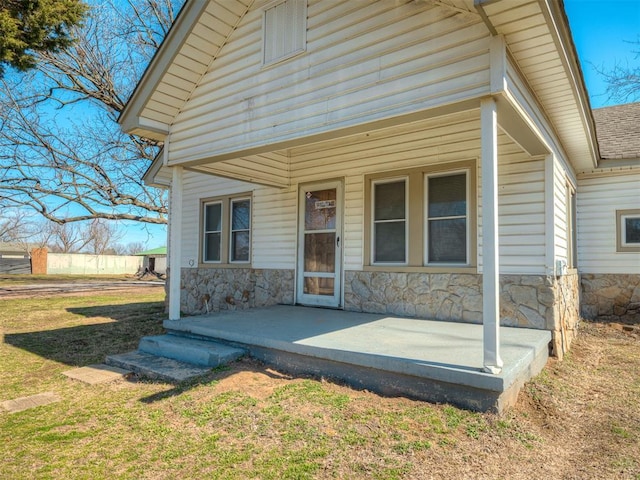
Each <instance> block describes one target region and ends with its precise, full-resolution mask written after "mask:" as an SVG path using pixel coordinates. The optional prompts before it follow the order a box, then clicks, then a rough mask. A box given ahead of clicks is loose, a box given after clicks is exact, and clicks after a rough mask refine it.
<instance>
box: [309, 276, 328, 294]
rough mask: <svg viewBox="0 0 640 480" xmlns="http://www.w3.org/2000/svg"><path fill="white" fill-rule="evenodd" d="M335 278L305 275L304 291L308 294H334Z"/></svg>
mask: <svg viewBox="0 0 640 480" xmlns="http://www.w3.org/2000/svg"><path fill="white" fill-rule="evenodd" d="M334 284H335V282H334V279H333V278H320V277H305V279H304V293H306V294H307V295H327V296H329V297H331V296H333V291H334V290H333V289H334Z"/></svg>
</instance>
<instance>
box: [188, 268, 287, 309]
mask: <svg viewBox="0 0 640 480" xmlns="http://www.w3.org/2000/svg"><path fill="white" fill-rule="evenodd" d="M293 285H294V271H293V270H271V269H255V268H183V269H182V275H181V283H180V310H181V311H182V312H184V313H185V314H187V315H196V314H202V313H208V312H217V311H220V310H242V309H245V308H253V307H266V306H269V305H276V304H293Z"/></svg>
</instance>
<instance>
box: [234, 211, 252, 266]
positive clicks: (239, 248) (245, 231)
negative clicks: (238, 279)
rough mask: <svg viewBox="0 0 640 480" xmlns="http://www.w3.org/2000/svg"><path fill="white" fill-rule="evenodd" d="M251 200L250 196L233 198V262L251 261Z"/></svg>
mask: <svg viewBox="0 0 640 480" xmlns="http://www.w3.org/2000/svg"><path fill="white" fill-rule="evenodd" d="M250 226H251V201H250V200H249V199H248V198H243V199H241V200H231V252H230V254H229V258H230V260H231V261H232V262H248V261H249V244H250V241H251V238H250V237H251V235H250V233H251V230H250Z"/></svg>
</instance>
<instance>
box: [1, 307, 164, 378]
mask: <svg viewBox="0 0 640 480" xmlns="http://www.w3.org/2000/svg"><path fill="white" fill-rule="evenodd" d="M67 311H69V312H70V313H73V314H76V315H81V316H83V317H85V318H87V319H93V318H98V317H99V318H103V319H106V320H107V321H106V322H104V323H86V324H81V325H77V326H73V327H67V328H58V329H50V330H41V331H37V332H26V333H5V335H4V341H5V343H7V344H9V345H12V346H14V347H17V348H20V349H22V350H26V351H28V352H31V353H34V354H36V355H38V356H41V357H44V358H48V359H50V360H54V361H56V362H60V363H64V364H67V365H70V366H85V365H88V364H91V363H100V362H103V361H104V359H105V357H106V356H107V355H110V354H114V353H123V352H127V351H130V350H135V349H136V348H137V346H138V341H139V340H140V338H141V337H143V336H145V335H157V334H159V333H162V332H163V331H164V329H163V327H162V320H164V319H165V318H166V315H165V313H164V304H163V303H162V302H139V303H128V304H124V305H100V306H95V307H74V308H68V309H67ZM109 320H111V321H109ZM81 321H82V320H81ZM43 323H44V322H43Z"/></svg>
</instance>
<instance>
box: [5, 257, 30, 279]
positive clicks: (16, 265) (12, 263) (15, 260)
mask: <svg viewBox="0 0 640 480" xmlns="http://www.w3.org/2000/svg"><path fill="white" fill-rule="evenodd" d="M0 273H10V274H25V273H31V260H30V259H29V255H28V254H26V253H15V252H12V253H4V254H3V253H0Z"/></svg>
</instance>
